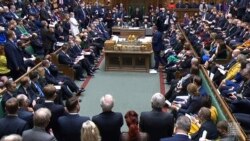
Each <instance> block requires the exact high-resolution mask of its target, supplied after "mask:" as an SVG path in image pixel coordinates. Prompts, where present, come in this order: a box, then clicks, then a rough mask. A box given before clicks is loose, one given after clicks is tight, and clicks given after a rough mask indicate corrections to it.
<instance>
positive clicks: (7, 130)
mask: <svg viewBox="0 0 250 141" xmlns="http://www.w3.org/2000/svg"><path fill="white" fill-rule="evenodd" d="M5 109H6V112H7V116H6V117H4V118H2V119H0V127H1V128H0V138H2V137H3V136H5V135H10V134H19V135H22V133H23V131H24V130H27V129H28V125H27V123H26V121H24V120H22V119H20V118H19V117H17V110H18V102H17V99H16V98H14V97H13V98H10V99H9V100H7V102H6V107H5Z"/></svg>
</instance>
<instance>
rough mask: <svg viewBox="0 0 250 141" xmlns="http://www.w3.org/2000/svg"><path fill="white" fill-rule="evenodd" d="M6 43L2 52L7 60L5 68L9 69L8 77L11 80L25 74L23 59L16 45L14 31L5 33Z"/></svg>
mask: <svg viewBox="0 0 250 141" xmlns="http://www.w3.org/2000/svg"><path fill="white" fill-rule="evenodd" d="M7 36H8V41H7V42H6V44H5V47H4V52H5V55H6V59H7V66H8V68H9V69H10V75H11V77H12V78H13V79H17V78H18V77H20V76H21V75H22V74H24V73H25V72H26V68H25V67H24V66H25V65H24V61H23V57H22V55H21V53H20V50H19V48H18V47H17V45H16V42H15V40H16V34H15V32H14V31H12V30H9V31H8V32H7Z"/></svg>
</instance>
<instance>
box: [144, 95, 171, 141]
mask: <svg viewBox="0 0 250 141" xmlns="http://www.w3.org/2000/svg"><path fill="white" fill-rule="evenodd" d="M164 104H165V97H164V96H163V95H162V94H160V93H156V94H154V95H153V96H152V98H151V106H152V109H153V110H152V111H149V112H142V113H141V116H140V129H141V131H142V132H146V133H148V135H149V141H159V140H160V138H163V137H171V136H172V134H173V129H174V117H173V115H172V114H169V113H164V112H162V107H163V106H164Z"/></svg>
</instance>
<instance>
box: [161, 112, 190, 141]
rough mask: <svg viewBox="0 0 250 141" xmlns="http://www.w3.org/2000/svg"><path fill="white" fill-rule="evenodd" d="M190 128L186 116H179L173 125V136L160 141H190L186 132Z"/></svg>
mask: <svg viewBox="0 0 250 141" xmlns="http://www.w3.org/2000/svg"><path fill="white" fill-rule="evenodd" d="M190 128H191V120H190V119H189V118H188V117H186V116H180V117H179V118H178V119H177V121H176V124H175V135H174V136H173V137H169V138H163V139H161V140H160V141H191V139H189V137H188V132H189V130H190Z"/></svg>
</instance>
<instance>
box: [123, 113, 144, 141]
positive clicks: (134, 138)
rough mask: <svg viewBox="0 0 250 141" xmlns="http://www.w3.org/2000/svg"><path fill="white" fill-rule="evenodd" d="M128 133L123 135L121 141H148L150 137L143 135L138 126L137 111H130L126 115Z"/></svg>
mask: <svg viewBox="0 0 250 141" xmlns="http://www.w3.org/2000/svg"><path fill="white" fill-rule="evenodd" d="M125 120H126V123H127V126H128V132H123V133H122V134H121V141H147V140H148V135H147V134H146V133H142V132H140V130H139V126H138V114H137V113H136V112H135V111H128V112H127V113H126V115H125Z"/></svg>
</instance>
